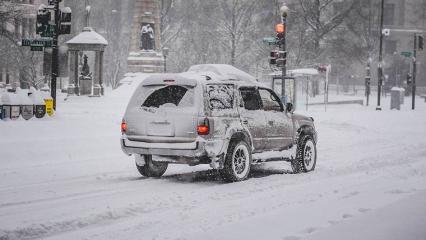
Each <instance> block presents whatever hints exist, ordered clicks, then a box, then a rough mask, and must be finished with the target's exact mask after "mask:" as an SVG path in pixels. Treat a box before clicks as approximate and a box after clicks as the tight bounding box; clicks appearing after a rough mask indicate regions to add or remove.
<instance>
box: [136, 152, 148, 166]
mask: <svg viewBox="0 0 426 240" xmlns="http://www.w3.org/2000/svg"><path fill="white" fill-rule="evenodd" d="M135 162H136V165H138V166H139V167H142V166H145V164H146V162H145V158H144V157H143V156H142V155H140V154H135Z"/></svg>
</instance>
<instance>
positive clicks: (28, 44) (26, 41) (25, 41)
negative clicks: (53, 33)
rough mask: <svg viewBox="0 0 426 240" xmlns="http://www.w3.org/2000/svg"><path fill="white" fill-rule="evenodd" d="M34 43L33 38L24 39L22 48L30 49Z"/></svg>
mask: <svg viewBox="0 0 426 240" xmlns="http://www.w3.org/2000/svg"><path fill="white" fill-rule="evenodd" d="M32 41H33V40H32V39H31V38H23V39H22V46H23V47H29V46H31V43H32Z"/></svg>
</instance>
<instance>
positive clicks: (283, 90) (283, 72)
mask: <svg viewBox="0 0 426 240" xmlns="http://www.w3.org/2000/svg"><path fill="white" fill-rule="evenodd" d="M281 20H282V24H283V25H284V26H285V27H284V39H283V41H282V45H280V46H281V51H283V52H284V55H285V58H284V62H283V66H282V69H281V70H282V84H281V99H282V100H286V99H285V94H286V91H285V79H286V75H287V67H286V65H287V56H286V55H287V54H286V53H285V52H286V38H287V36H286V32H287V17H286V16H284V14H283V16H282V18H281ZM286 103H287V100H286V101H285V103H284V104H286Z"/></svg>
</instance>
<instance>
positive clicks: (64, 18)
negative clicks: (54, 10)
mask: <svg viewBox="0 0 426 240" xmlns="http://www.w3.org/2000/svg"><path fill="white" fill-rule="evenodd" d="M60 14H61V18H60V22H61V24H60V26H59V34H70V33H71V8H69V7H66V8H63V9H61V11H60Z"/></svg>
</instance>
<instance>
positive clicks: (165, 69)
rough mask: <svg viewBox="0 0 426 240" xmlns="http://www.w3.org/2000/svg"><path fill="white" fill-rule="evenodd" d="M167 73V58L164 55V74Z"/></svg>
mask: <svg viewBox="0 0 426 240" xmlns="http://www.w3.org/2000/svg"><path fill="white" fill-rule="evenodd" d="M166 72H167V56H166V55H164V73H166Z"/></svg>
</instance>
